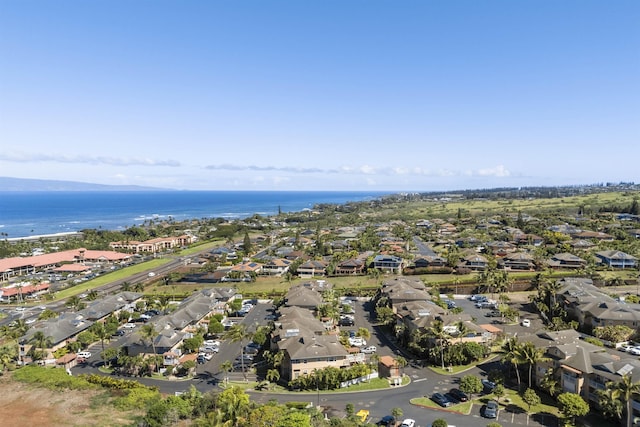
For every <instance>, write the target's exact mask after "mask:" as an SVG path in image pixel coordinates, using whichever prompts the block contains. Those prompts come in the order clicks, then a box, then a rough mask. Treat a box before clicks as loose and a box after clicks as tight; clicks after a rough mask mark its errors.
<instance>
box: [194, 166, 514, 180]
mask: <svg viewBox="0 0 640 427" xmlns="http://www.w3.org/2000/svg"><path fill="white" fill-rule="evenodd" d="M205 169H208V170H220V171H260V172H287V173H293V174H342V175H366V176H370V175H384V176H406V177H410V176H421V177H454V176H483V177H508V176H512V173H511V172H510V171H509V170H508V169H507V168H505V167H504V166H503V165H498V166H496V167H493V168H484V169H477V170H464V171H463V170H460V171H455V170H451V169H437V170H429V169H423V168H421V167H407V166H393V167H385V168H377V167H375V166H371V165H360V166H352V165H342V166H339V167H338V168H327V169H322V168H302V167H301V168H295V167H279V166H255V165H248V166H241V165H231V164H220V165H209V166H206V167H205Z"/></svg>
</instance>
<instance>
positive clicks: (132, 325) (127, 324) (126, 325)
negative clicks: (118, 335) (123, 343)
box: [122, 323, 136, 329]
mask: <svg viewBox="0 0 640 427" xmlns="http://www.w3.org/2000/svg"><path fill="white" fill-rule="evenodd" d="M122 327H123V328H125V329H133V328H135V327H136V324H135V323H125V324H124V325H122Z"/></svg>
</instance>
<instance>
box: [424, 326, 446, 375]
mask: <svg viewBox="0 0 640 427" xmlns="http://www.w3.org/2000/svg"><path fill="white" fill-rule="evenodd" d="M426 333H427V336H429V337H430V338H432V339H433V340H434V342H435V344H436V346H437V347H438V348H439V349H440V360H441V361H442V369H444V348H445V345H446V344H447V343H448V339H449V338H451V336H450V335H449V334H448V333H447V332H446V331H445V330H444V323H443V322H442V321H441V320H434V321H433V322H432V323H431V326H430V327H429V328H427V330H426Z"/></svg>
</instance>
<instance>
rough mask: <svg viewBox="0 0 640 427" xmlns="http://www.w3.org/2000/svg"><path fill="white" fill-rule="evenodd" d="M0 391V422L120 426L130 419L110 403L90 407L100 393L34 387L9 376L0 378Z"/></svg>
mask: <svg viewBox="0 0 640 427" xmlns="http://www.w3.org/2000/svg"><path fill="white" fill-rule="evenodd" d="M0 390H2V391H1V392H0V414H2V418H1V420H0V424H2V425H26V426H40V427H58V426H121V425H130V424H131V422H132V419H133V418H132V415H131V414H126V413H119V412H118V411H117V410H115V409H114V408H113V407H112V406H110V405H108V406H102V405H96V407H92V405H91V402H92V399H93V398H94V397H96V396H98V395H99V394H100V392H95V391H86V390H83V391H75V390H60V391H54V390H49V389H45V388H38V387H35V386H32V385H28V384H24V383H21V382H18V381H14V380H12V379H11V376H10V375H5V376H3V377H0ZM5 423H8V424H5Z"/></svg>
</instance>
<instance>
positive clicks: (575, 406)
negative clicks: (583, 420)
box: [558, 393, 589, 426]
mask: <svg viewBox="0 0 640 427" xmlns="http://www.w3.org/2000/svg"><path fill="white" fill-rule="evenodd" d="M558 404H559V405H560V412H562V415H564V417H565V420H566V422H567V423H568V424H569V425H572V426H573V425H575V422H576V417H581V416H583V415H586V414H588V413H589V404H588V403H587V402H585V401H584V399H583V398H582V397H581V396H580V395H579V394H576V393H562V394H561V395H559V396H558Z"/></svg>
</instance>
